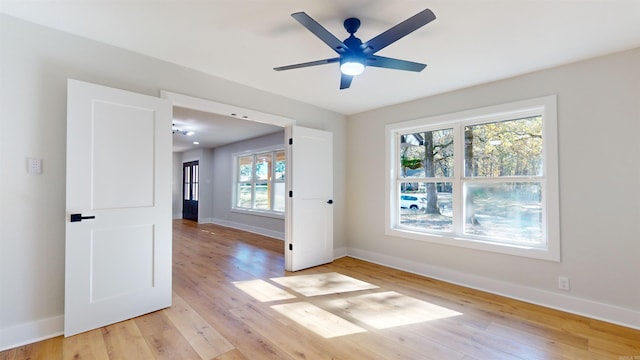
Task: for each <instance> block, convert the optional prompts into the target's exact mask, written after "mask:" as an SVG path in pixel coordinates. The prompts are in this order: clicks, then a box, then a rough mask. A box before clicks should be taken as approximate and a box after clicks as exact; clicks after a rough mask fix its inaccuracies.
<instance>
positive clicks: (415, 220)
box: [398, 182, 453, 231]
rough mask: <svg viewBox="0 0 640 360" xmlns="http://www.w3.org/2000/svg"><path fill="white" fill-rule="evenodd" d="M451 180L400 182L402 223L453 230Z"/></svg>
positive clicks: (423, 227)
mask: <svg viewBox="0 0 640 360" xmlns="http://www.w3.org/2000/svg"><path fill="white" fill-rule="evenodd" d="M452 188H453V184H452V183H450V182H419V183H401V184H400V189H401V192H400V201H399V206H398V207H399V211H400V225H403V226H411V227H415V228H418V230H433V231H452V224H453V220H452V210H453V209H452V199H451V194H452Z"/></svg>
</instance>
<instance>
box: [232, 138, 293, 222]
mask: <svg viewBox="0 0 640 360" xmlns="http://www.w3.org/2000/svg"><path fill="white" fill-rule="evenodd" d="M278 151H285V152H286V149H285V146H284V145H272V146H267V147H262V148H257V149H251V150H245V151H241V152H236V153H232V154H231V158H232V159H233V178H232V183H231V191H232V196H231V212H233V213H239V214H248V215H254V216H263V217H270V218H275V219H284V216H285V212H284V211H275V210H261V209H248V208H240V207H237V206H236V204H237V203H238V202H237V196H238V191H237V188H236V186H237V185H238V158H240V157H242V156H253V155H258V154H264V153H269V152H278ZM285 156H286V153H285ZM274 163H275V161H274ZM287 170H288V169H287ZM254 171H255V169H254ZM271 171H273V169H272V170H271ZM253 176H255V174H254V175H253ZM285 178H286V177H285ZM276 182H282V183H286V181H276V180H273V183H274V184H275V183H276Z"/></svg>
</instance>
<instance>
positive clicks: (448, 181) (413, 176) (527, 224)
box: [387, 96, 560, 261]
mask: <svg viewBox="0 0 640 360" xmlns="http://www.w3.org/2000/svg"><path fill="white" fill-rule="evenodd" d="M556 132H557V120H556V98H555V96H548V97H544V98H538V99H532V100H527V101H522V102H517V103H511V104H505V105H500V106H494V107H490V108H483V109H476V110H471V111H465V112H462V113H456V114H447V115H443V116H438V117H432V118H427V119H420V120H414V121H409V122H403V123H399V124H392V125H389V126H387V135H388V138H389V141H388V153H389V154H390V157H389V161H388V170H389V172H388V173H389V174H391V177H390V178H389V181H388V185H389V190H390V196H389V197H388V202H387V203H388V206H387V208H388V227H387V228H388V233H389V234H391V235H395V236H402V237H409V238H414V239H420V240H427V241H433V242H438V243H445V244H450V245H456V246H464V247H471V248H476V249H481V250H489V251H495V252H501V253H508V254H513V255H522V256H528V257H535V258H542V259H547V260H556V261H558V260H559V248H560V247H559V229H558V228H559V223H558V179H557V140H556V139H557V134H556Z"/></svg>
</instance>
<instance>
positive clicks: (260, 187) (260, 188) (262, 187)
mask: <svg viewBox="0 0 640 360" xmlns="http://www.w3.org/2000/svg"><path fill="white" fill-rule="evenodd" d="M269 190H270V187H269V184H268V183H266V182H261V183H256V201H255V205H254V209H260V210H269V209H270V208H271V203H270V201H269Z"/></svg>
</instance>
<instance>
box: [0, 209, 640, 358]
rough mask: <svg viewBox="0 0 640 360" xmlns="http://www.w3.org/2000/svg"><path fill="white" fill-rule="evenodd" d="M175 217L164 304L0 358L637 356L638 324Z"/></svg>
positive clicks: (6, 353) (639, 346) (18, 350)
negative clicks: (291, 248) (292, 268)
mask: <svg viewBox="0 0 640 360" xmlns="http://www.w3.org/2000/svg"><path fill="white" fill-rule="evenodd" d="M173 225H174V266H173V275H174V280H173V285H174V301H173V306H172V307H171V308H169V309H165V310H162V311H157V312H154V313H151V314H147V315H144V316H141V317H138V318H135V319H132V320H128V321H124V322H121V323H117V324H114V325H110V326H106V327H104V328H100V329H96V330H93V331H90V332H87V333H84V334H80V335H76V336H73V337H70V338H67V339H64V338H63V337H56V338H53V339H49V340H45V341H41V342H38V343H35V344H31V345H26V346H21V347H18V348H15V349H10V350H7V351H4V352H1V353H0V359H12V360H13V359H47V360H50V359H51V360H55V359H172V360H173V359H219V360H231V359H251V360H254V359H279V360H287V359H434V360H436V359H437V360H443V359H444V360H449V359H466V360H470V359H491V360H494V359H571V360H573V359H615V360H640V331H637V330H632V329H628V328H624V327H620V326H615V325H612V324H608V323H604V322H601V321H596V320H592V319H588V318H585V317H580V316H576V315H571V314H567V313H563V312H560V311H555V310H551V309H547V308H543V307H539V306H535V305H531V304H527V303H523V302H520V301H515V300H511V299H507V298H504V297H500V296H496V295H491V294H487V293H483V292H479V291H476V290H471V289H468V288H464V287H459V286H455V285H451V284H447V283H443V282H440V281H436V280H432V279H428V278H424V277H421V276H417V275H413V274H409V273H406V272H402V271H399V270H393V269H389V268H385V267H382V266H378V265H374V264H371V263H367V262H364V261H360V260H356V259H353V258H342V259H338V260H336V261H335V262H334V263H332V264H328V265H324V266H319V267H316V268H312V269H308V270H305V271H301V272H296V273H287V272H285V271H284V270H283V269H284V260H283V251H284V250H283V243H282V242H281V241H278V240H273V239H270V238H265V237H262V236H258V235H255V234H249V233H245V232H242V231H237V230H233V229H228V228H224V227H219V226H215V225H211V224H205V225H198V224H196V223H193V222H189V221H182V220H176V221H174V224H173ZM301 275H314V276H311V277H309V276H301ZM285 276H286V277H287V279H285V280H293V281H296V282H298V283H300V284H298V285H296V286H292V285H291V284H286V283H284V281H285V280H282V279H278V278H281V277H285ZM298 286H303V287H302V288H301V287H298ZM352 287H354V288H352ZM325 290H326V291H328V292H329V293H327V294H323V295H314V294H313V293H309V292H308V291H321V292H322V291H325Z"/></svg>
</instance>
